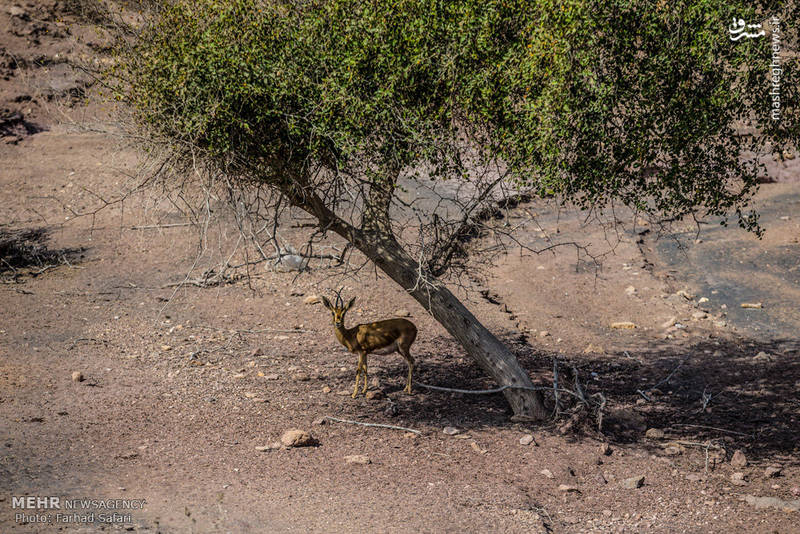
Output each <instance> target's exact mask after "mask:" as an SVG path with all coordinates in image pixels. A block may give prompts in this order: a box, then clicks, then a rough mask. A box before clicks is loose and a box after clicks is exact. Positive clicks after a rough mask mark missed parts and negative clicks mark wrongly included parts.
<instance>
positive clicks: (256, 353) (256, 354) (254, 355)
mask: <svg viewBox="0 0 800 534" xmlns="http://www.w3.org/2000/svg"><path fill="white" fill-rule="evenodd" d="M263 355H264V351H263V350H261V347H259V348H257V349H253V352H251V353H250V357H251V358H258V357H259V356H263Z"/></svg>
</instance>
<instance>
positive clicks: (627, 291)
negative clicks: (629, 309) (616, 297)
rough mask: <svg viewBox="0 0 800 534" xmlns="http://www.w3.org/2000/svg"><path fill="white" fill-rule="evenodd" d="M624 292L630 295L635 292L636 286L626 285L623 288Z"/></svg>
mask: <svg viewBox="0 0 800 534" xmlns="http://www.w3.org/2000/svg"><path fill="white" fill-rule="evenodd" d="M625 294H626V295H628V296H629V297H632V296H634V295H635V294H636V288H635V287H633V286H628V287H626V288H625Z"/></svg>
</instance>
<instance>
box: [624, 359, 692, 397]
mask: <svg viewBox="0 0 800 534" xmlns="http://www.w3.org/2000/svg"><path fill="white" fill-rule="evenodd" d="M685 361H686V360H681V361H680V362H679V363H678V365H676V366H675V369H673V370H672V371H671V372H670V373H669V374H668V375H667V377H666V378H664V379H663V380H661V381H660V382H658V383H657V384H656V385H655V386H652V387H651V388H649V389H647V390H646V391H642V390H641V389H637V390H636V393H638V394H639V395H641V396H642V397H644V399H645V400H646V401H647V402H650V401H651V400H652V399H650V397H648V396H647V394H648V393H650V392H651V391H653V390H654V389H656V388H657V387H658V386H660V385H661V384H664V383H666V382H669V379H670V378H672V376H673V375H674V374H675V373H677V372H678V369H680V368H681V366H683V364H684V362H685Z"/></svg>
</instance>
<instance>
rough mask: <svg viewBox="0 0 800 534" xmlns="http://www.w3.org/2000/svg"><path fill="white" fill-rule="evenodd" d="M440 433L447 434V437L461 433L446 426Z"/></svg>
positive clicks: (454, 428)
mask: <svg viewBox="0 0 800 534" xmlns="http://www.w3.org/2000/svg"><path fill="white" fill-rule="evenodd" d="M442 432H444V433H445V434H447V435H448V436H455V435H456V434H458V433H460V432H461V431H460V430H459V429H457V428H456V427H454V426H446V427H444V428H443V429H442Z"/></svg>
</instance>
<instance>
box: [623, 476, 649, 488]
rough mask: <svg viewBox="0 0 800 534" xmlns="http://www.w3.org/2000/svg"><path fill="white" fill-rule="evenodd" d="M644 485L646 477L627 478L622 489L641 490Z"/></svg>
mask: <svg viewBox="0 0 800 534" xmlns="http://www.w3.org/2000/svg"><path fill="white" fill-rule="evenodd" d="M643 485H644V475H639V476H636V477H631V478H626V479H625V480H623V481H622V487H623V488H628V489H636V488H641V487H642V486H643Z"/></svg>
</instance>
